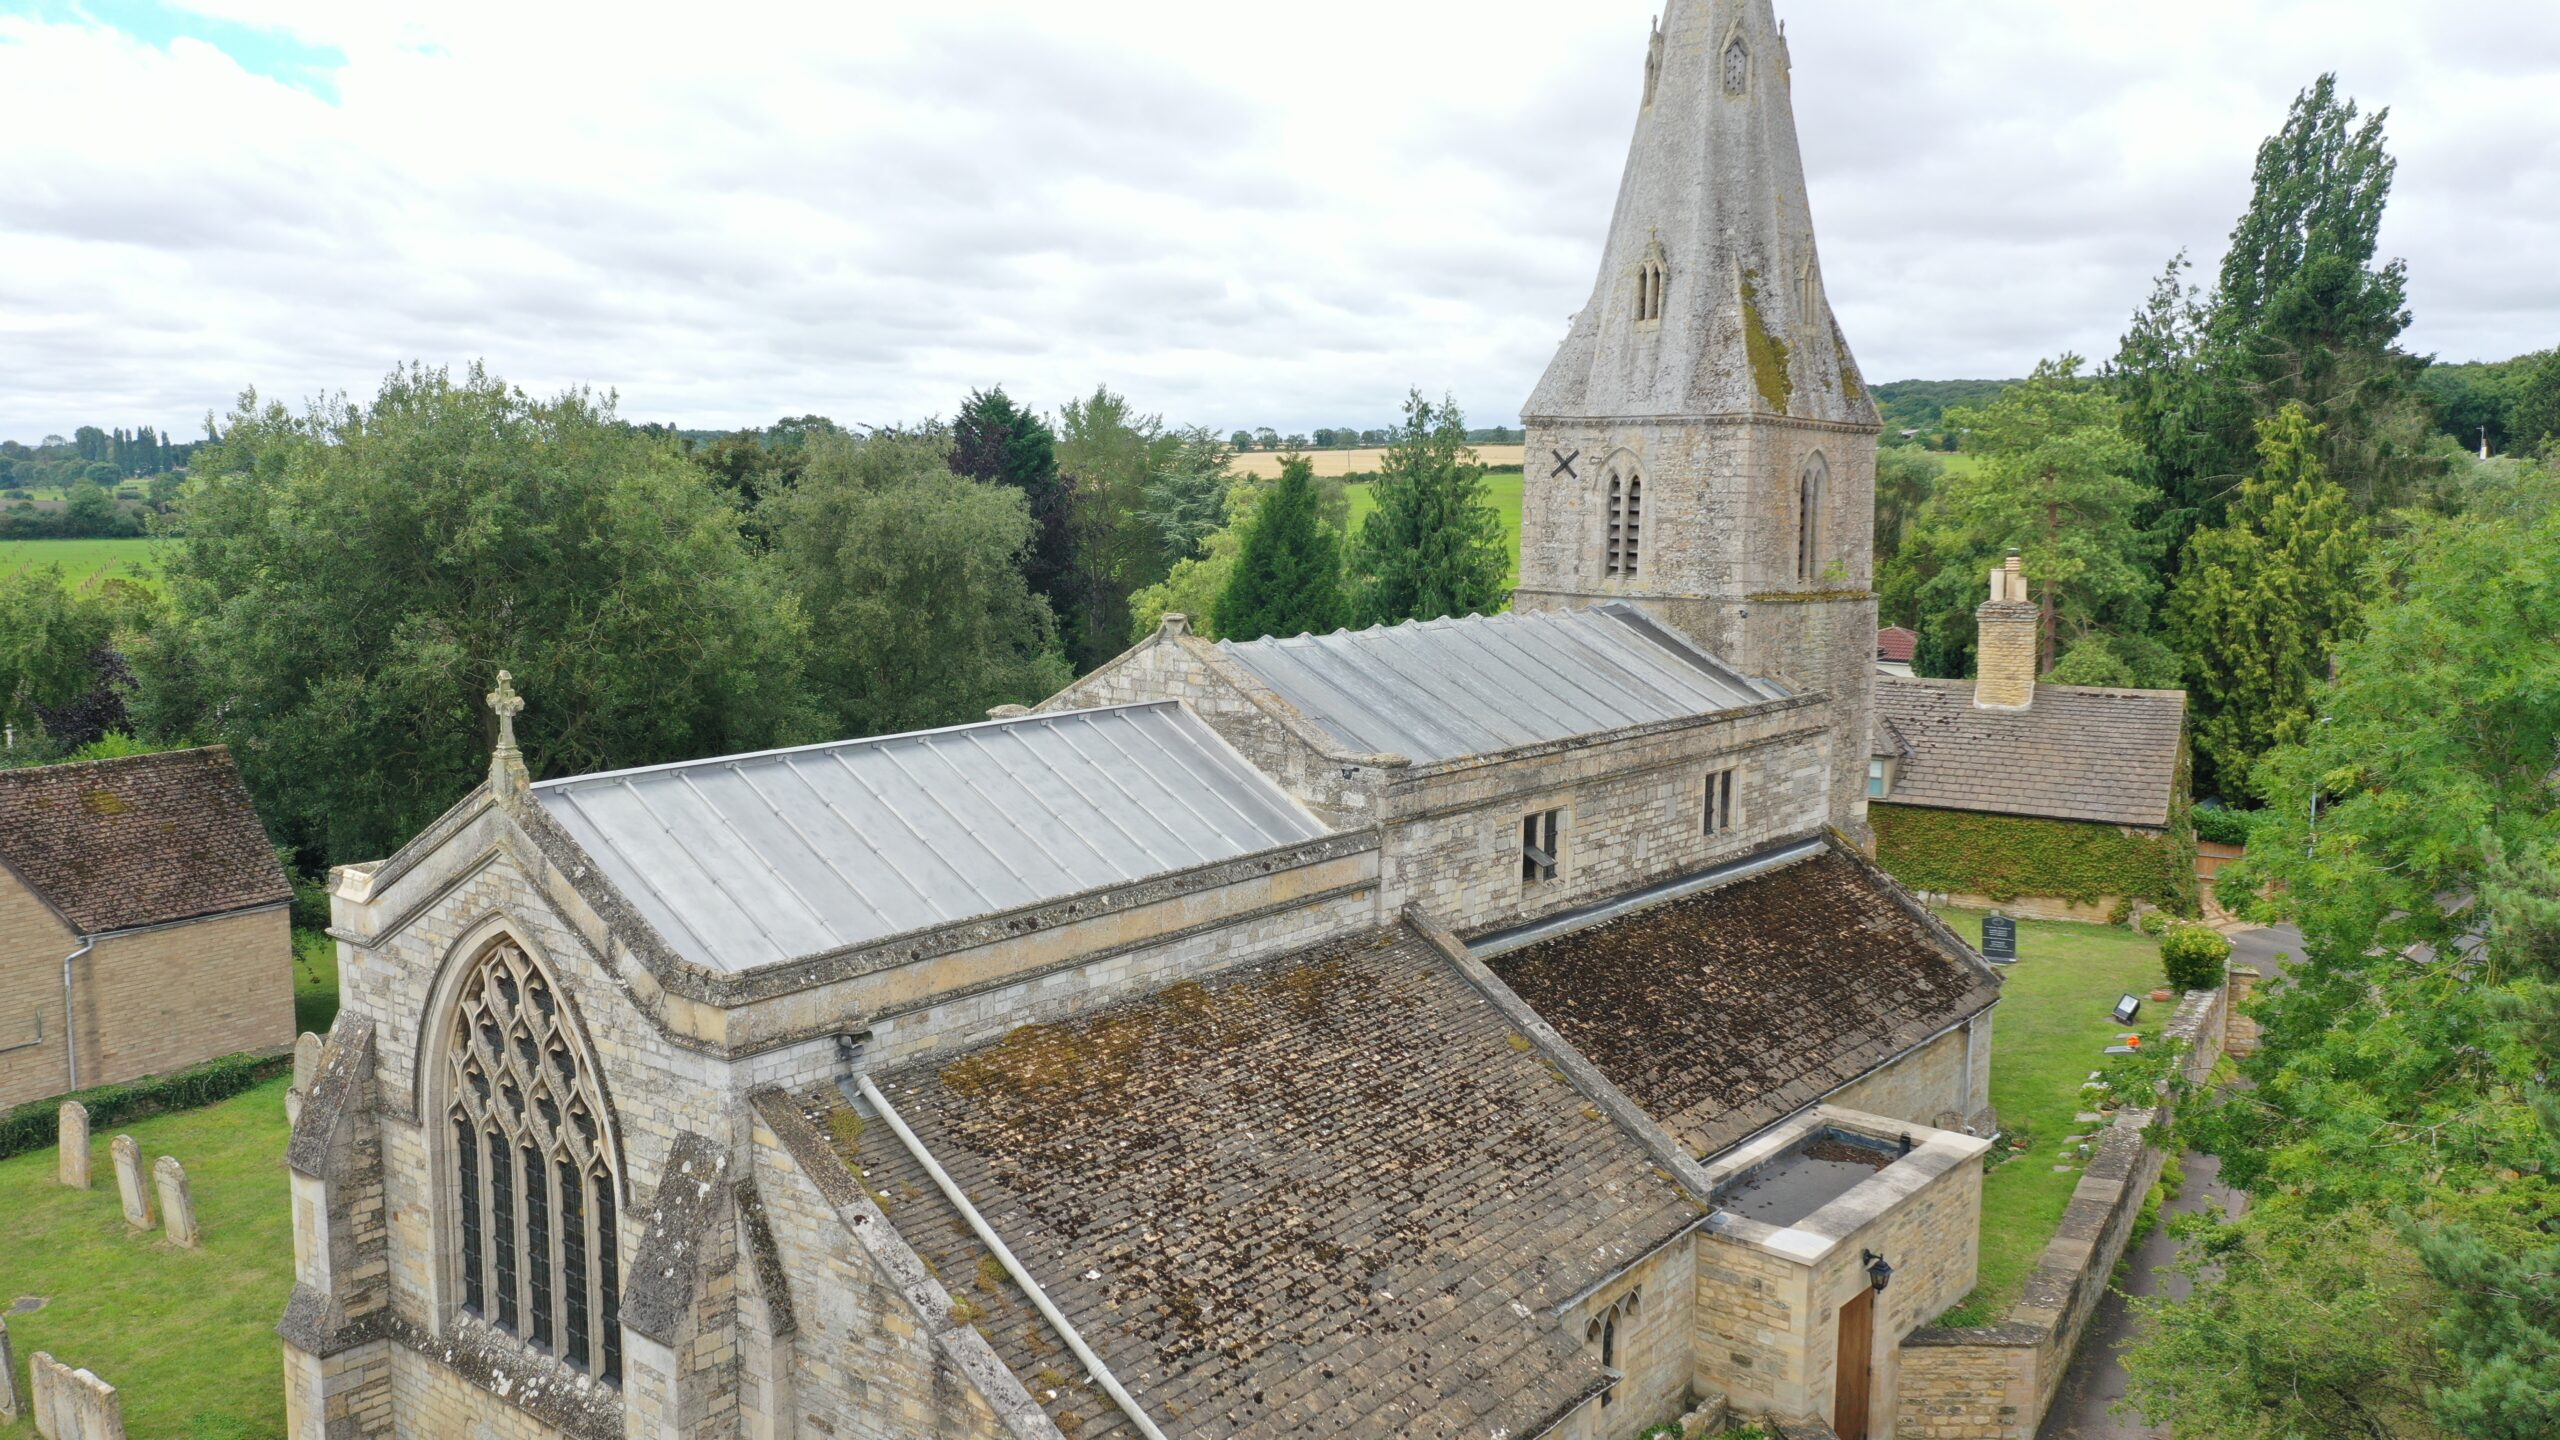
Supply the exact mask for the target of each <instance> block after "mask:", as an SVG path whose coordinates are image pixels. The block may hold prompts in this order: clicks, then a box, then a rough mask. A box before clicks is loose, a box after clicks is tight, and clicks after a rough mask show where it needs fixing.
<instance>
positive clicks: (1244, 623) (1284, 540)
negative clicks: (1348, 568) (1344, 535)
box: [1214, 455, 1348, 640]
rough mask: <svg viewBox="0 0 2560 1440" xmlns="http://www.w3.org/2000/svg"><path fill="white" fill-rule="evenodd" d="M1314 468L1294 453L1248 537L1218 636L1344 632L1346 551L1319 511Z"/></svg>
mask: <svg viewBox="0 0 2560 1440" xmlns="http://www.w3.org/2000/svg"><path fill="white" fill-rule="evenodd" d="M1316 508H1317V507H1316V480H1315V466H1314V465H1313V464H1311V463H1310V462H1309V461H1308V460H1307V458H1306V457H1305V456H1303V455H1292V456H1291V457H1289V459H1287V460H1285V461H1283V462H1282V463H1281V466H1280V482H1279V483H1278V484H1276V485H1274V486H1273V487H1271V491H1270V493H1269V494H1266V495H1264V496H1263V497H1262V504H1261V506H1260V507H1259V508H1258V509H1257V510H1256V511H1255V512H1254V516H1253V523H1252V524H1251V525H1250V526H1249V527H1248V528H1247V529H1246V531H1245V533H1244V546H1243V549H1242V550H1241V551H1239V552H1238V554H1237V556H1236V564H1235V571H1234V573H1233V574H1232V575H1231V576H1230V577H1229V578H1228V580H1227V588H1226V590H1225V592H1224V593H1222V594H1220V595H1219V596H1218V605H1217V613H1216V616H1215V617H1214V618H1215V623H1216V627H1217V633H1218V634H1220V635H1223V636H1226V637H1228V638H1230V639H1235V640H1253V639H1258V638H1260V637H1262V636H1265V635H1305V634H1323V633H1324V632H1326V631H1329V630H1335V629H1338V628H1340V627H1341V625H1342V623H1343V621H1344V619H1345V618H1346V616H1347V614H1348V612H1347V610H1346V608H1345V607H1344V605H1343V599H1342V552H1341V548H1340V547H1339V546H1338V545H1337V544H1335V542H1334V536H1333V532H1332V531H1331V530H1329V529H1327V528H1326V527H1325V525H1324V522H1323V521H1322V520H1321V519H1319V518H1318V516H1317V514H1316Z"/></svg>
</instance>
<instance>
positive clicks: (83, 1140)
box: [36, 1100, 89, 1190]
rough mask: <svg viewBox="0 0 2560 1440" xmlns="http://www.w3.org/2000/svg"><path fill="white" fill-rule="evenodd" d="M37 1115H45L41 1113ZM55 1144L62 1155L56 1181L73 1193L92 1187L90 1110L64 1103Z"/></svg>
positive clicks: (74, 1101) (57, 1165) (78, 1103)
mask: <svg viewBox="0 0 2560 1440" xmlns="http://www.w3.org/2000/svg"><path fill="white" fill-rule="evenodd" d="M36 1113H38V1114H42V1113H44V1112H42V1111H38V1112H36ZM55 1143H56V1144H58V1145H60V1146H61V1147H62V1153H61V1154H60V1155H59V1156H58V1157H56V1159H55V1160H54V1178H55V1179H58V1180H60V1181H61V1182H62V1183H63V1184H65V1185H68V1186H70V1187H71V1188H72V1189H74V1190H86V1189H88V1188H89V1107H88V1106H86V1105H83V1104H81V1103H80V1102H79V1101H77V1100H65V1101H63V1102H62V1119H61V1121H60V1130H59V1132H58V1135H57V1138H56V1141H55Z"/></svg>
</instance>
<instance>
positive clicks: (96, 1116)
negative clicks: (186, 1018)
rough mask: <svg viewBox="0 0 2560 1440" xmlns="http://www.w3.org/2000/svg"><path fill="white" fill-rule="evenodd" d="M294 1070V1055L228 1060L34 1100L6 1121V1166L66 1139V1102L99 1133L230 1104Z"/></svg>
mask: <svg viewBox="0 0 2560 1440" xmlns="http://www.w3.org/2000/svg"><path fill="white" fill-rule="evenodd" d="M292 1065H293V1057H292V1056H290V1055H225V1056H223V1057H222V1058H221V1059H219V1060H208V1061H206V1062H205V1063H203V1064H202V1065H198V1066H196V1067H195V1068H194V1069H192V1070H181V1071H178V1072H177V1073H176V1074H174V1075H153V1076H149V1077H147V1078H145V1079H141V1080H136V1081H133V1082H132V1083H130V1084H126V1085H100V1086H97V1087H96V1088H94V1089H89V1090H80V1091H75V1092H74V1093H72V1094H69V1095H56V1096H53V1097H52V1098H50V1099H45V1100H31V1101H29V1102H27V1103H26V1104H24V1105H21V1106H19V1107H18V1108H17V1109H15V1110H12V1111H9V1112H8V1113H7V1114H5V1115H0V1160H5V1159H7V1158H8V1157H10V1156H12V1155H23V1154H25V1153H26V1152H28V1151H30V1150H42V1149H44V1148H45V1147H46V1146H49V1145H51V1144H53V1143H54V1142H55V1141H56V1140H57V1139H58V1138H59V1137H60V1134H61V1132H60V1130H59V1129H58V1128H57V1127H58V1125H59V1123H60V1120H61V1113H62V1103H63V1102H64V1101H66V1100H77V1101H79V1102H80V1103H81V1104H83V1105H86V1106H88V1107H89V1129H90V1131H91V1132H92V1133H95V1132H97V1131H100V1130H103V1129H105V1128H107V1127H108V1126H111V1125H120V1124H123V1123H124V1122H125V1121H127V1120H139V1119H141V1118H142V1117H143V1116H146V1115H157V1114H159V1113H161V1112H162V1111H164V1110H192V1109H194V1108H196V1107H197V1106H199V1105H210V1104H212V1103H213V1102H215V1101H216V1100H228V1099H230V1098H231V1097H232V1096H234V1095H237V1094H239V1093H240V1092H242V1091H244V1090H247V1089H249V1088H250V1087H252V1086H254V1085H256V1084H258V1083H259V1082H260V1081H262V1080H265V1079H266V1078H267V1077H269V1076H271V1075H279V1074H282V1073H283V1072H284V1071H285V1070H287V1069H289V1068H291V1066H292Z"/></svg>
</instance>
